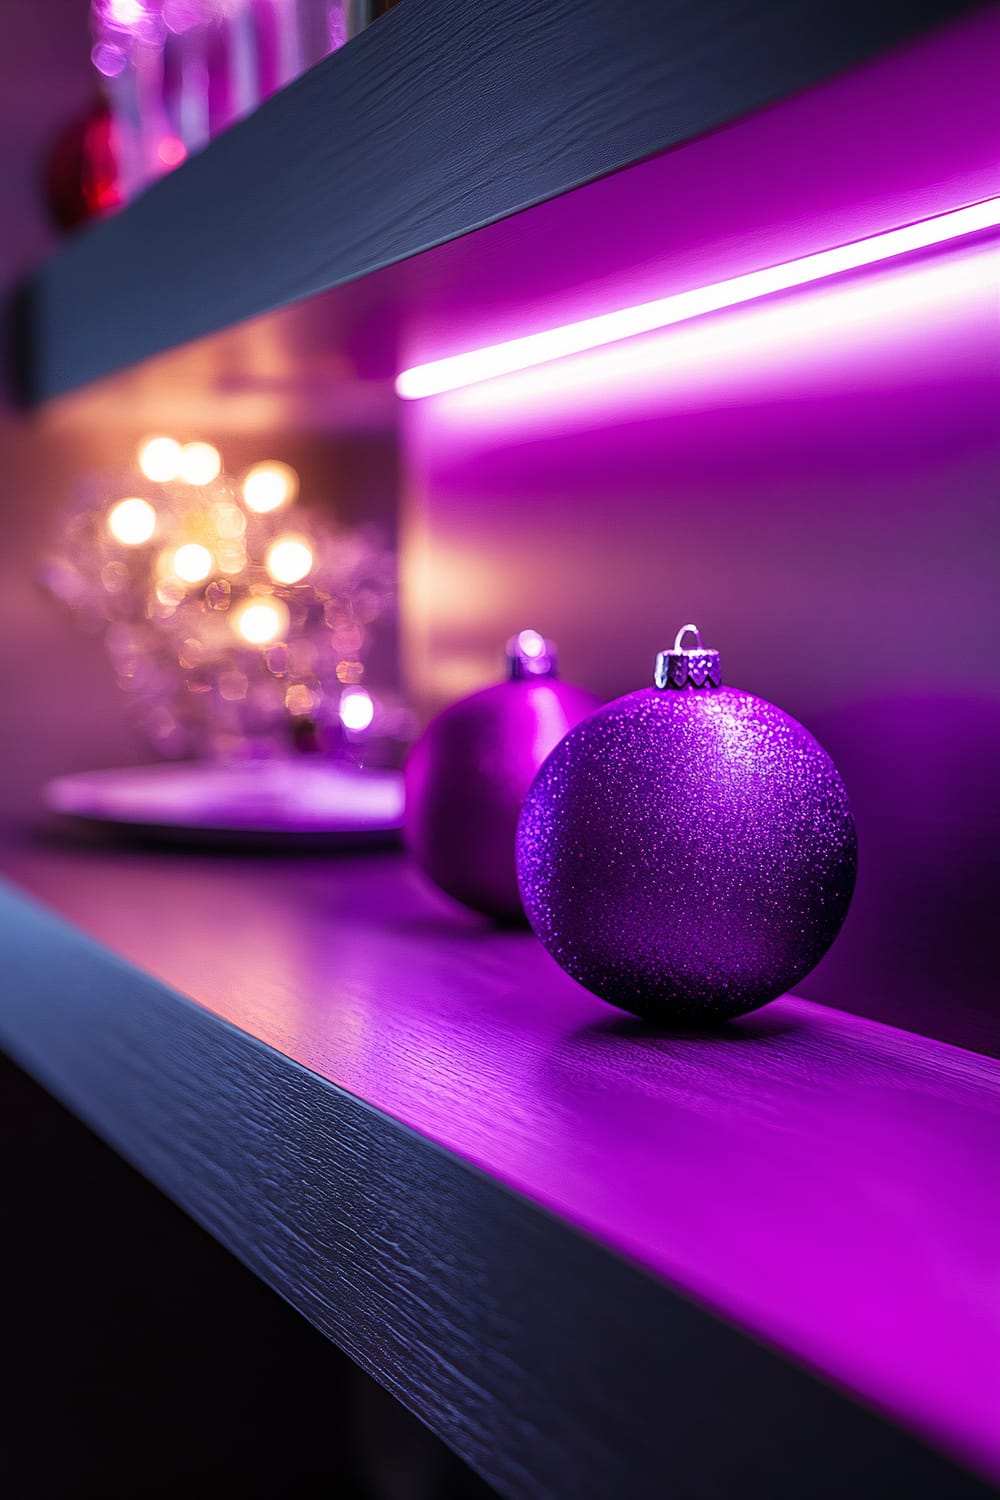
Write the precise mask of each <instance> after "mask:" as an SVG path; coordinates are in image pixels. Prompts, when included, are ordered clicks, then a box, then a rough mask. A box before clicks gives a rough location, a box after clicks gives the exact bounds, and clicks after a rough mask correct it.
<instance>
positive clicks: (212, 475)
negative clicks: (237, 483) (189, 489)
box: [177, 443, 222, 484]
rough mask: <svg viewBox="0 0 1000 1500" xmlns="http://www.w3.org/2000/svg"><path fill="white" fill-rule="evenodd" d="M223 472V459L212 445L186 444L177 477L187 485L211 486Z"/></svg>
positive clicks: (178, 464)
mask: <svg viewBox="0 0 1000 1500" xmlns="http://www.w3.org/2000/svg"><path fill="white" fill-rule="evenodd" d="M221 471H222V458H221V456H220V454H219V450H218V448H213V447H212V444H211V443H185V444H184V447H183V448H182V449H181V451H180V456H179V459H178V463H177V476H178V478H179V479H183V480H184V482H185V484H211V483H212V480H213V479H218V477H219V474H220V473H221Z"/></svg>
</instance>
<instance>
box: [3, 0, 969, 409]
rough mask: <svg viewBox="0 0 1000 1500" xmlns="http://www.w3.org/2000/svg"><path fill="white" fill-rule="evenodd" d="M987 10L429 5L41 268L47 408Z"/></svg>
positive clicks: (24, 349) (31, 328) (31, 311)
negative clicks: (946, 23)
mask: <svg viewBox="0 0 1000 1500" xmlns="http://www.w3.org/2000/svg"><path fill="white" fill-rule="evenodd" d="M972 8H974V0H883V3H880V4H878V5H872V4H871V3H870V0H822V3H820V4H814V5H809V6H804V5H802V4H801V0H765V3H760V4H755V5H748V4H746V3H745V0H698V3H692V0H671V3H663V4H643V5H638V4H637V5H612V4H609V3H608V0H546V3H545V4H544V5H539V4H538V3H537V0H475V3H470V0H407V3H405V4H403V5H401V6H399V7H397V8H396V9H395V10H394V11H393V12H391V13H390V14H389V15H388V16H386V17H384V18H383V19H382V20H381V21H380V22H379V23H378V24H377V25H375V26H373V27H371V28H370V29H369V30H368V31H366V32H364V33H362V34H361V35H360V36H359V37H357V38H355V39H354V40H353V41H352V42H351V43H350V44H349V45H348V46H347V47H345V48H343V49H342V50H341V51H340V52H338V53H336V54H334V55H333V56H331V57H329V58H327V59H326V60H325V61H324V62H323V63H321V64H320V65H319V66H317V67H316V68H314V69H312V71H311V72H309V73H308V74H306V76H305V77H303V78H302V79H300V80H299V81H298V82H296V83H295V84H293V85H292V86H291V87H289V88H288V89H286V90H284V91H283V92H282V93H280V94H279V95H277V96H275V97H274V98H273V99H271V100H269V101H268V102H267V103H266V104H265V105H263V106H262V107H261V108H260V109H259V110H258V111H257V112H256V113H255V114H254V115H253V116H251V117H250V118H249V119H247V120H245V121H244V122H243V123H241V124H240V125H238V126H236V127H235V128H234V129H232V130H231V131H229V132H228V133H227V134H225V135H223V136H221V137H219V138H218V139H217V140H216V141H214V142H213V143H212V144H211V145H210V146H209V148H208V149H207V150H206V151H204V152H203V153H202V154H200V155H198V156H196V157H194V158H192V159H191V160H190V161H188V162H187V163H186V164H185V165H184V166H183V167H182V168H181V169H180V170H179V171H177V172H175V173H173V174H172V175H171V176H170V177H168V178H165V179H164V180H163V181H161V182H159V183H157V184H156V185H155V186H153V187H152V188H151V189H150V190H149V191H148V192H146V193H145V194H143V195H142V196H141V197H140V198H138V199H137V200H136V201H135V202H134V203H132V204H131V205H130V206H129V207H128V208H127V209H126V210H125V211H124V212H123V213H121V214H119V215H118V216H117V217H116V218H114V219H112V220H109V221H106V222H104V223H102V224H99V225H96V226H93V227H91V228H90V229H89V230H87V231H86V232H84V233H82V234H80V235H79V236H78V237H77V238H76V239H74V240H73V241H71V242H70V243H68V244H67V245H66V246H65V247H64V248H63V249H62V250H61V251H60V252H59V253H58V254H57V255H56V256H55V257H54V258H53V259H52V260H51V261H49V262H48V263H47V264H45V265H43V266H42V267H41V268H40V270H39V271H38V272H37V274H36V275H35V276H34V277H33V278H32V279H31V281H30V282H29V283H27V284H26V285H25V287H24V288H23V295H22V298H21V302H20V314H21V317H20V332H21V339H20V356H19V360H20V369H19V383H20V385H21V388H22V390H23V391H24V393H25V395H26V397H27V398H28V399H29V400H32V401H36V402H37V401H43V400H46V399H48V398H50V397H53V396H56V395H59V394H61V393H64V392H67V391H70V390H73V389H75V388H76V387H79V386H81V385H84V384H86V383H88V382H90V381H92V380H95V379H97V378H98V377H100V376H103V375H107V374H109V373H111V372H113V371H115V370H120V369H123V368H126V367H128V366H131V365H133V364H135V363H136V362H138V361H140V360H144V359H146V358H148V357H150V356H152V355H154V354H157V353H159V352H160V351H162V350H165V349H169V348H172V347H175V346H177V345H181V344H185V343H188V342H189V341H191V340H195V339H198V338H201V337H202V336H204V335H206V334H208V333H211V332H213V331H215V330H218V329H221V328H224V327H227V326H230V325H232V324H235V323H239V322H241V321H243V320H245V319H247V318H251V317H254V316H255V315H257V314H260V313H262V312H265V311H268V310H269V309H273V308H276V307H279V306H282V305H284V304H287V303H290V302H294V301H297V300H300V299H302V298H306V297H310V296H312V295H314V294H315V293H318V292H321V291H323V290H325V289H328V288H331V287H334V286H338V285H341V284H344V283H346V282H349V281H352V280H355V279H357V278H359V277H363V276H366V275H367V274H369V273H370V272H372V271H375V270H376V269H378V268H379V267H384V266H388V265H391V264H394V263H396V262H399V261H401V260H403V259H405V258H407V257H410V256H413V255H416V254H417V253H418V252H420V251H423V250H425V249H427V248H429V247H430V246H433V245H439V244H442V243H445V242H447V241H451V240H454V239H456V238H457V237H458V236H461V235H465V234H468V233H469V232H470V231H471V230H474V229H477V228H479V227H480V226H482V225H485V224H488V223H490V222H493V221H496V220H498V219H502V218H504V217H505V216H508V215H511V214H514V213H517V212H518V211H519V210H521V209H524V208H527V207H529V206H530V205H532V204H537V203H540V202H542V201H543V200H546V199H549V198H552V197H554V196H556V195H558V194H562V193H566V192H567V191H569V190H570V189H572V188H575V187H577V186H579V185H580V184H583V183H586V182H588V181H591V180H593V179H595V178H597V177H601V176H604V175H606V174H607V173H610V172H614V171H616V170H618V169H619V168H621V167H624V166H627V165H629V164H630V163H633V162H636V161H639V160H640V159H642V158H645V157H648V156H651V155H653V154H655V153H657V152H662V151H664V150H665V149H667V148H669V147H672V146H676V145H678V144H679V143H681V142H684V141H688V140H691V139H692V138H693V137H695V136H698V135H701V134H703V133H705V132H706V131H711V130H713V129H715V128H716V127H718V126H721V125H724V124H726V123H727V122H730V121H733V120H736V119H738V118H739V117H740V116H742V115H746V114H747V113H748V112H750V111H753V110H755V109H757V108H759V107H760V106H762V105H764V104H767V103H769V102H771V101H773V100H776V99H780V98H783V97H784V96H786V95H789V94H793V93H795V92H797V91H800V90H802V89H804V88H806V87H807V86H809V85H811V84H813V83H816V82H817V81H819V80H820V79H823V78H825V77H828V76H829V75H831V74H833V73H836V72H838V71H840V70H842V69H845V68H847V67H849V66H851V65H852V64H855V63H857V62H859V61H861V60H862V59H864V58H866V57H869V56H872V55H874V54H876V53H878V52H880V51H882V50H883V49H886V48H889V47H891V46H893V45H894V44H896V43H898V42H900V41H902V40H904V39H906V38H908V37H910V36H912V35H915V34H917V33H918V32H920V31H922V30H924V29H926V28H927V27H929V26H932V25H934V24H935V23H937V22H939V21H942V20H944V19H946V18H948V17H950V16H953V15H956V14H958V13H960V12H963V11H966V10H969V9H972Z"/></svg>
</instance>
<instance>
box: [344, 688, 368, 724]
mask: <svg viewBox="0 0 1000 1500" xmlns="http://www.w3.org/2000/svg"><path fill="white" fill-rule="evenodd" d="M374 717H375V705H374V703H373V702H372V698H371V694H370V693H368V692H366V691H365V689H364V688H345V689H344V691H343V693H341V695H340V719H341V723H342V724H343V726H344V728H345V729H349V730H350V731H351V732H352V733H353V734H362V733H363V732H364V731H365V730H366V729H367V728H368V727H369V725H370V724H371V722H372V720H373V719H374Z"/></svg>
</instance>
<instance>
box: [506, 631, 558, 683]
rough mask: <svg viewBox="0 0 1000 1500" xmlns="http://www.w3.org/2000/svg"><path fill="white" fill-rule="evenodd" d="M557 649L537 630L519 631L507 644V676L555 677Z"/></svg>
mask: <svg viewBox="0 0 1000 1500" xmlns="http://www.w3.org/2000/svg"><path fill="white" fill-rule="evenodd" d="M558 665H559V664H558V660H557V658H556V648H555V644H554V642H552V641H547V640H546V639H545V637H544V636H542V635H539V634H538V631H537V630H519V631H518V633H517V635H512V636H511V638H510V640H509V641H508V642H507V676H508V677H509V678H510V679H511V680H512V681H516V680H517V679H519V678H525V677H527V678H531V677H555V676H557V675H558V672H557V668H558Z"/></svg>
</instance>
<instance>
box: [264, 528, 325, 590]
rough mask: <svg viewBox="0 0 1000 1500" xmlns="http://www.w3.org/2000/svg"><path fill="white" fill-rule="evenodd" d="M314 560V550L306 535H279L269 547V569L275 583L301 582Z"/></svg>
mask: <svg viewBox="0 0 1000 1500" xmlns="http://www.w3.org/2000/svg"><path fill="white" fill-rule="evenodd" d="M313 562H314V558H313V550H312V548H311V547H310V545H309V543H308V542H307V541H306V539H305V537H301V536H283V537H279V538H278V540H277V541H276V542H274V543H272V545H271V546H270V547H269V548H268V553H267V571H268V572H269V573H270V575H271V577H272V578H273V579H274V581H275V583H301V581H302V579H303V578H305V577H307V576H308V574H309V572H310V570H311V568H312V565H313Z"/></svg>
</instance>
